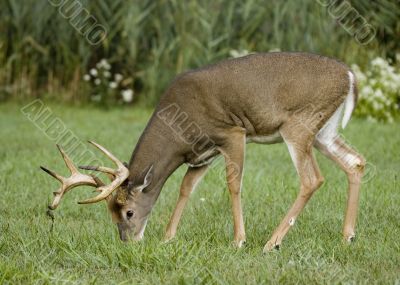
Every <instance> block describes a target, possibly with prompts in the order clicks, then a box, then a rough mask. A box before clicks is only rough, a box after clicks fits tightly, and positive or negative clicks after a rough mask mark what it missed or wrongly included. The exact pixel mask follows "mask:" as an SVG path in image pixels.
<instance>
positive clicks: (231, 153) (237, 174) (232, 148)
mask: <svg viewBox="0 0 400 285" xmlns="http://www.w3.org/2000/svg"><path fill="white" fill-rule="evenodd" d="M245 141H246V135H245V133H244V131H242V129H240V130H236V131H235V132H234V133H233V134H232V135H231V136H230V138H229V141H228V142H226V144H225V145H224V146H223V147H221V148H220V151H221V153H222V154H223V155H224V158H225V163H226V177H227V182H228V188H229V192H230V196H231V200H232V214H233V223H234V245H235V246H236V247H238V248H240V247H242V246H243V244H244V243H245V242H246V234H245V230H244V223H243V213H242V205H241V198H240V194H241V188H242V176H243V163H244V153H245V146H246V142H245Z"/></svg>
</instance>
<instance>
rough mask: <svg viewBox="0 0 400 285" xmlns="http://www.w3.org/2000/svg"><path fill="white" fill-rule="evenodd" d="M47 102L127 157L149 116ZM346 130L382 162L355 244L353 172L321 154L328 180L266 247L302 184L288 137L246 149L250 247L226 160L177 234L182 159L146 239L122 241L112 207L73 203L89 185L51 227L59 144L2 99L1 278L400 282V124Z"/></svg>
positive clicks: (82, 134)
mask: <svg viewBox="0 0 400 285" xmlns="http://www.w3.org/2000/svg"><path fill="white" fill-rule="evenodd" d="M51 109H52V112H53V114H54V116H55V117H59V118H61V119H62V121H63V122H64V123H65V124H66V127H67V128H68V129H69V130H71V131H72V132H73V133H74V134H75V135H76V136H77V137H78V138H79V139H80V140H81V141H82V142H85V141H86V140H88V139H93V140H94V141H96V142H98V143H100V144H102V145H104V146H105V147H107V148H108V149H109V150H111V151H112V152H113V153H114V154H115V155H116V156H117V157H119V158H120V159H124V160H129V158H130V155H131V152H132V150H133V148H134V146H135V143H136V141H137V140H138V138H139V136H140V133H141V131H142V130H143V128H144V126H145V124H146V122H147V119H148V118H149V116H150V114H151V112H150V111H149V110H147V111H143V110H139V109H132V108H130V109H128V108H126V109H118V110H111V111H102V110H97V109H92V108H72V107H60V106H56V105H51ZM344 136H345V137H346V138H347V140H348V142H350V144H352V145H353V146H355V147H356V149H358V151H359V152H360V153H362V154H363V155H364V156H365V157H366V158H367V160H368V161H369V162H370V164H372V165H373V166H371V165H370V166H369V169H373V168H375V172H370V173H369V174H368V178H369V179H368V182H366V183H365V184H363V186H362V193H361V201H360V211H359V220H358V228H357V229H358V231H357V241H356V242H355V243H354V244H352V245H350V246H349V245H345V244H343V242H342V237H341V227H342V221H343V216H344V209H345V203H346V193H347V190H346V189H347V181H346V177H345V175H344V174H343V173H342V172H341V171H340V170H339V169H338V168H336V167H335V166H334V165H333V164H332V163H331V162H330V161H328V160H327V159H325V158H324V157H322V156H321V155H319V154H317V159H318V161H319V164H320V167H321V170H322V173H323V175H324V177H325V184H324V185H323V186H322V187H321V189H320V190H319V191H318V192H316V194H315V195H314V196H313V198H312V199H311V201H310V203H309V204H308V205H307V207H306V209H305V210H304V212H303V213H302V215H301V217H300V218H299V219H298V221H297V223H296V225H295V226H294V227H293V229H292V230H291V232H290V233H289V234H288V235H287V237H286V239H285V240H284V242H283V244H282V247H281V250H280V251H279V252H274V253H271V254H267V255H263V254H262V248H263V246H264V244H265V242H266V241H267V240H268V238H269V237H270V235H271V234H272V231H273V230H274V228H275V227H276V226H277V225H278V223H279V222H280V220H281V219H282V218H283V216H284V214H285V212H286V211H287V209H288V208H289V207H290V205H291V204H292V202H293V201H294V199H295V197H296V194H297V192H298V180H297V177H296V172H295V169H294V167H293V165H292V163H291V160H290V157H289V154H288V152H287V150H286V147H285V146H284V145H282V144H279V145H272V146H264V145H255V144H250V145H248V148H247V154H246V168H245V176H244V183H243V186H244V191H243V203H244V217H245V224H246V231H247V245H246V246H245V247H244V248H242V249H240V250H237V249H235V248H233V247H232V245H231V241H232V237H233V233H232V231H233V229H232V217H231V212H230V202H229V195H228V191H227V189H226V184H225V181H224V178H223V177H224V176H223V167H222V163H218V162H217V163H216V166H215V167H214V169H212V170H211V171H209V172H208V174H207V175H206V177H205V179H204V180H203V181H202V182H201V183H200V185H199V187H198V189H197V190H196V192H195V193H194V194H193V195H192V197H191V200H190V202H189V205H188V207H187V208H186V210H185V213H184V216H183V219H182V222H181V226H180V228H179V230H178V235H177V238H176V240H174V241H172V242H171V243H168V244H163V243H162V242H161V240H162V237H163V233H164V229H165V227H166V225H167V223H168V220H169V217H170V214H171V212H172V210H173V207H174V206H175V201H176V199H177V197H178V188H179V185H180V181H181V179H182V177H183V174H184V171H185V169H186V167H181V168H180V169H179V170H178V171H177V172H176V173H175V174H174V175H173V176H172V177H170V179H169V180H168V182H167V184H166V185H165V186H164V189H163V191H162V192H161V195H160V198H159V200H158V202H157V204H156V206H155V208H154V210H153V212H152V215H151V217H150V220H149V224H148V226H147V230H146V233H145V239H144V240H143V242H141V243H136V244H123V243H121V242H120V241H119V237H118V233H117V229H116V227H115V226H114V225H112V224H111V219H110V217H109V215H108V213H107V209H106V207H105V203H98V204H96V205H89V206H85V205H77V204H76V202H77V201H78V200H80V199H81V198H85V197H89V196H91V195H93V193H92V192H91V189H89V188H84V189H81V190H78V189H77V190H75V191H72V192H70V193H68V194H67V195H66V196H65V197H64V198H65V199H64V201H63V202H62V203H61V205H60V207H59V208H58V209H57V211H56V212H55V221H54V226H53V229H52V230H51V225H52V223H51V220H50V219H49V218H48V217H47V216H46V207H47V205H48V203H49V202H50V201H51V199H52V195H51V192H52V191H54V190H56V188H57V187H58V183H57V182H56V181H55V180H54V179H52V178H51V177H49V176H48V175H47V174H45V173H44V172H42V171H41V170H40V169H39V165H44V166H48V167H49V168H50V169H53V170H55V171H57V172H59V173H61V174H65V175H67V170H66V168H65V166H64V164H63V162H62V159H61V157H60V155H59V153H58V152H57V149H56V147H55V142H54V141H52V140H51V139H49V138H48V137H47V136H46V135H44V134H43V132H42V131H41V130H40V129H39V128H37V127H36V126H35V125H34V124H33V123H32V122H30V121H29V120H28V119H27V118H26V117H25V116H24V115H23V114H22V113H21V112H20V106H17V105H15V104H6V105H1V106H0V145H1V147H0V191H1V194H2V199H0V284H4V283H9V284H18V283H24V284H26V283H28V284H29V283H39V284H54V283H63V284H69V283H83V284H87V283H93V284H94V283H96V284H138V283H141V284H158V283H160V282H162V283H167V284H193V283H196V284H198V283H201V284H205V283H210V284H262V283H271V282H276V283H277V282H280V283H283V284H295V283H307V284H310V283H351V284H353V283H362V284H371V283H376V284H378V283H379V284H400V238H399V237H400V206H399V205H400V191H399V190H400V186H399V179H400V178H399V173H400V161H399V153H400V127H399V123H398V122H396V123H394V124H391V125H381V124H376V123H370V122H367V121H363V120H357V119H353V120H352V121H351V122H350V124H349V126H348V127H347V128H346V130H345V132H344ZM61 143H62V142H61ZM95 153H96V154H97V155H98V157H99V158H103V156H102V154H101V153H99V152H97V151H95ZM104 161H106V160H105V159H104Z"/></svg>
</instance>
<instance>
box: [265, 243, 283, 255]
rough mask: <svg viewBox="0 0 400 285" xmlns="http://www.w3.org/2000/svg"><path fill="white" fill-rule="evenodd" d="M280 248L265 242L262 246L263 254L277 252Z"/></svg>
mask: <svg viewBox="0 0 400 285" xmlns="http://www.w3.org/2000/svg"><path fill="white" fill-rule="evenodd" d="M280 248H281V245H280V244H275V243H272V242H267V244H266V245H265V246H264V250H263V253H269V252H272V251H279V250H280Z"/></svg>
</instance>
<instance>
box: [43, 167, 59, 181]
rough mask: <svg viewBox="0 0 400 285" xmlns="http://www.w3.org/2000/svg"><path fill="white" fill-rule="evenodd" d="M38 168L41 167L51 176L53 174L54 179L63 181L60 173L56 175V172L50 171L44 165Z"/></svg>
mask: <svg viewBox="0 0 400 285" xmlns="http://www.w3.org/2000/svg"><path fill="white" fill-rule="evenodd" d="M40 169H42V170H43V171H44V172H46V173H47V174H50V175H51V176H53V177H54V178H55V179H57V180H58V181H60V182H63V181H64V177H62V176H61V175H58V174H57V173H55V172H54V171H51V170H50V169H47V168H46V167H44V166H40Z"/></svg>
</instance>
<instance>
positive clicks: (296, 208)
mask: <svg viewBox="0 0 400 285" xmlns="http://www.w3.org/2000/svg"><path fill="white" fill-rule="evenodd" d="M287 145H288V148H289V152H290V155H291V157H292V160H293V162H294V165H295V167H296V170H297V173H298V175H299V177H300V184H301V186H300V192H299V194H298V196H297V198H296V201H295V202H294V204H293V206H292V207H291V208H290V210H289V211H288V213H287V214H286V216H285V217H284V218H283V220H282V221H281V223H280V224H279V226H278V227H277V228H276V230H275V231H274V233H273V235H272V237H271V239H270V240H269V241H268V242H267V244H266V245H265V247H264V252H268V251H271V250H273V249H279V246H280V244H281V243H282V240H283V238H284V237H285V235H286V234H287V232H288V231H289V229H290V228H291V227H292V226H293V225H294V223H295V221H296V219H297V217H298V215H299V214H300V212H301V211H302V210H303V208H304V207H305V205H306V204H307V202H308V200H309V199H310V198H311V196H312V194H313V193H314V192H315V191H316V190H317V189H318V188H319V187H320V186H321V184H322V183H323V177H322V176H321V174H320V171H319V168H318V165H317V162H316V161H315V158H314V156H313V154H312V148H311V147H301V145H296V144H291V143H288V142H287Z"/></svg>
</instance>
